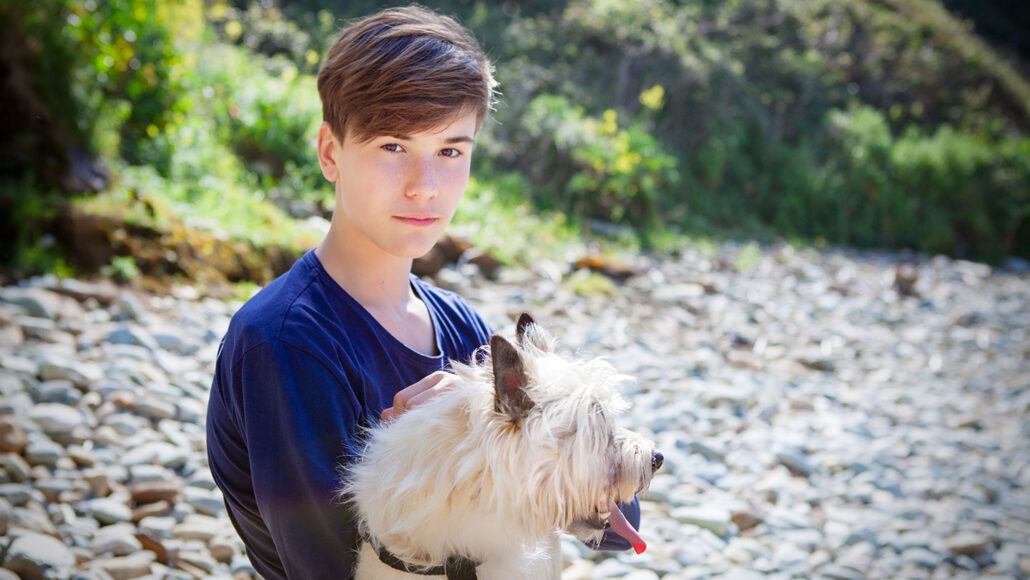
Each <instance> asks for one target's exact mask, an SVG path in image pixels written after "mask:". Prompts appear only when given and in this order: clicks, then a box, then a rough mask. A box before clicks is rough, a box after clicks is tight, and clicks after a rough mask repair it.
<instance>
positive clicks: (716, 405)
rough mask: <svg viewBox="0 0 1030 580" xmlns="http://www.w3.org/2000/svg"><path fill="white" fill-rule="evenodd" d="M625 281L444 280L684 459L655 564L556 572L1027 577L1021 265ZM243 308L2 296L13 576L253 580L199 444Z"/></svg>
mask: <svg viewBox="0 0 1030 580" xmlns="http://www.w3.org/2000/svg"><path fill="white" fill-rule="evenodd" d="M627 266H628V270H626V272H627V273H628V272H633V273H634V275H632V276H630V277H629V278H628V279H627V280H625V281H624V282H620V283H609V282H608V281H607V279H606V278H600V277H598V275H597V274H588V273H587V271H586V270H580V271H578V272H576V273H572V274H570V273H569V272H568V271H567V270H568V268H567V266H566V265H565V264H563V263H540V264H537V265H536V266H534V268H533V269H531V270H501V271H500V272H499V273H498V275H497V279H496V280H492V281H491V280H487V279H486V278H484V277H482V276H481V275H480V274H479V273H478V269H477V267H475V266H472V265H469V264H465V265H463V266H455V267H451V268H447V269H444V270H442V271H441V272H439V273H438V274H436V275H435V276H434V278H435V281H436V282H437V283H438V284H440V285H442V286H445V287H451V288H454V289H457V290H458V291H459V292H461V293H462V294H463V295H465V296H466V297H468V298H469V299H470V301H471V302H472V303H473V304H475V305H476V306H477V307H478V308H479V309H480V310H481V311H482V312H483V313H484V314H485V315H486V316H487V318H488V319H490V320H491V321H492V322H493V323H494V324H495V325H496V326H497V327H498V328H500V329H502V330H504V331H510V329H511V325H512V322H511V321H512V318H511V316H512V315H513V314H515V313H518V312H520V311H529V312H531V313H532V314H533V315H534V316H535V317H536V319H537V320H538V321H540V322H541V323H543V324H545V325H547V326H549V327H550V328H551V330H552V332H554V334H556V335H557V336H558V337H559V339H560V340H561V341H562V343H563V345H564V346H565V347H567V348H571V349H575V350H579V351H583V352H586V353H592V354H601V355H604V356H606V357H607V358H609V359H610V360H611V361H612V362H613V363H614V364H615V365H616V366H617V367H618V368H619V369H620V370H622V371H623V372H625V373H628V374H631V375H634V376H635V377H637V379H638V381H637V383H636V385H635V386H633V387H631V388H630V389H629V390H628V391H627V393H626V394H627V395H628V397H629V398H630V400H631V401H632V402H633V404H634V408H633V410H632V411H630V413H629V414H628V415H627V416H626V417H625V421H624V424H625V425H626V426H628V427H631V428H633V429H635V430H638V431H641V432H643V433H645V434H647V435H649V436H653V437H654V439H655V440H656V441H658V443H659V446H660V448H661V450H662V452H663V453H664V455H665V458H666V459H665V466H664V467H663V469H662V471H661V472H660V473H659V474H658V475H657V476H656V477H655V480H654V482H653V484H652V486H651V489H650V491H648V492H647V494H646V495H645V496H644V501H643V504H642V505H643V512H644V515H643V517H644V526H643V535H644V538H645V539H646V540H647V541H648V543H649V547H648V550H647V551H646V552H645V553H644V554H643V555H639V556H638V555H634V554H632V553H628V554H619V555H615V556H613V555H608V554H598V553H593V552H590V551H589V550H586V549H585V548H583V547H581V546H579V545H578V544H577V543H576V542H574V541H571V540H570V541H566V542H565V543H564V544H563V549H564V551H565V552H566V556H567V560H568V562H569V565H568V567H567V568H566V570H565V573H564V575H563V578H564V580H574V579H586V578H627V579H633V580H644V579H651V578H665V579H668V580H673V579H686V578H708V577H726V578H750V577H756V578H757V577H771V578H838V579H850V578H952V577H954V578H1027V577H1030V335H1028V333H1030V273H1027V268H1026V267H1025V265H1024V267H1018V266H1019V265H1018V264H1017V265H1016V266H1017V268H1015V269H1014V270H1004V271H1003V270H993V269H991V268H989V267H986V266H983V265H978V264H973V263H968V262H961V261H953V260H949V259H944V258H935V259H932V260H919V259H913V258H904V257H900V256H898V255H895V254H891V255H885V254H853V253H845V252H836V251H824V252H816V251H810V250H804V251H799V250H793V249H791V248H790V247H778V248H770V249H765V250H760V249H758V248H757V247H756V246H744V247H740V246H735V245H725V246H720V247H717V248H714V249H710V250H702V249H688V250H685V251H683V252H682V253H681V254H680V255H679V256H677V257H676V258H667V259H662V260H660V261H651V260H648V259H638V260H637V261H634V262H631V263H629V264H628V265H627ZM576 289H578V290H579V293H577V292H576V291H574V290H576ZM584 293H585V294H584ZM237 307H238V303H231V302H223V301H217V300H212V299H201V298H198V297H197V296H196V295H195V292H193V291H192V290H191V289H189V288H178V289H176V290H175V291H174V292H172V293H170V294H169V295H163V296H156V295H147V294H140V293H133V292H130V291H126V290H123V289H119V288H116V287H113V286H110V285H105V284H95V283H94V284H90V283H83V282H76V281H64V282H60V283H58V282H57V281H55V280H47V279H41V280H35V281H34V282H33V284H30V285H29V286H27V287H20V288H15V287H6V288H2V289H0V533H2V535H3V536H2V538H0V553H2V563H3V569H0V579H3V578H7V577H12V578H13V577H16V576H15V575H14V574H15V573H17V574H20V575H21V576H22V577H24V578H42V577H53V578H65V577H77V578H98V579H99V578H137V577H147V578H183V579H187V578H204V577H212V578H224V577H236V578H249V577H251V572H252V570H251V568H250V566H249V564H248V563H247V561H246V558H245V557H244V556H243V554H242V544H241V543H240V541H239V539H238V538H237V537H236V536H235V534H234V533H233V531H232V528H231V526H230V525H229V522H228V519H227V518H226V516H225V512H224V509H223V507H222V504H221V498H220V495H219V493H218V491H217V489H216V488H215V486H214V484H213V482H212V480H211V476H210V474H209V473H208V471H207V468H206V462H205V455H204V435H203V433H204V430H203V421H204V410H205V404H206V403H205V402H206V397H207V390H208V385H209V382H210V378H211V372H212V364H213V361H214V357H215V352H216V349H217V344H218V340H219V338H220V337H221V335H222V333H223V332H224V330H225V328H226V325H227V323H228V320H229V317H230V316H231V314H232V313H233V312H234V310H235V309H236V308H237Z"/></svg>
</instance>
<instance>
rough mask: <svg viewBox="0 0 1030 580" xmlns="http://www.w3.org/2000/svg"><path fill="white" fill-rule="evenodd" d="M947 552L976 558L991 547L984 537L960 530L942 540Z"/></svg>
mask: <svg viewBox="0 0 1030 580" xmlns="http://www.w3.org/2000/svg"><path fill="white" fill-rule="evenodd" d="M944 546H945V548H946V549H947V550H948V552H950V553H952V554H955V555H961V556H969V557H971V558H976V557H977V556H980V555H982V554H985V553H987V551H988V550H990V549H991V546H992V545H991V542H990V540H988V539H987V538H986V537H984V536H982V535H980V534H977V533H974V532H960V533H958V534H955V535H954V536H950V537H948V538H946V539H945V540H944Z"/></svg>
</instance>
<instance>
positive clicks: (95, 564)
mask: <svg viewBox="0 0 1030 580" xmlns="http://www.w3.org/2000/svg"><path fill="white" fill-rule="evenodd" d="M156 559H157V556H156V555H155V554H154V553H153V552H150V551H142V552H137V553H135V554H131V555H128V556H115V557H112V558H102V559H99V560H93V561H91V562H87V563H86V564H85V565H84V567H85V568H86V569H100V570H103V571H104V572H106V573H107V574H109V575H110V576H111V578H113V579H114V580H130V579H132V578H140V577H141V576H146V575H147V574H149V573H150V565H151V564H153V563H154V561H155V560H156Z"/></svg>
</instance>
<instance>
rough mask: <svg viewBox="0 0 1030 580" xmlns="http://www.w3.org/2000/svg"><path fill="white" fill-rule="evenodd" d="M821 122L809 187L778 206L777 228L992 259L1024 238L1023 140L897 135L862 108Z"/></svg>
mask: <svg viewBox="0 0 1030 580" xmlns="http://www.w3.org/2000/svg"><path fill="white" fill-rule="evenodd" d="M827 125H828V135H829V138H828V140H827V141H826V142H825V143H824V144H823V146H822V149H823V150H822V152H821V154H820V155H818V156H816V155H810V159H811V161H812V163H814V164H816V165H817V166H816V167H815V168H814V169H813V170H812V172H813V174H814V175H815V177H814V178H813V181H812V184H811V187H808V188H803V189H799V190H794V191H791V192H788V194H787V196H786V197H785V199H783V200H782V202H781V211H780V212H779V213H778V214H777V216H776V218H777V224H778V226H779V229H780V231H781V232H783V233H785V234H791V233H796V234H801V235H806V236H813V237H822V238H825V239H829V240H843V241H846V242H847V243H851V244H857V245H861V246H893V247H908V248H915V249H921V250H924V251H928V252H940V253H949V254H954V255H958V256H962V257H977V258H980V259H986V260H990V261H998V260H1000V259H1001V258H1003V257H1004V256H1005V255H1007V254H1010V253H1013V252H1015V251H1017V250H1018V248H1019V247H1020V244H1021V243H1025V242H1021V241H1020V239H1019V236H1021V235H1022V236H1026V235H1027V233H1026V229H1025V224H1026V223H1027V219H1028V217H1030V190H1028V188H1027V184H1028V183H1030V155H1028V153H1030V139H1026V138H1011V137H1006V138H1000V139H998V138H991V137H989V136H986V135H983V134H980V135H976V134H968V133H962V132H959V131H957V130H955V129H954V128H952V127H949V126H943V127H941V128H939V129H937V130H936V131H934V132H933V133H932V134H927V133H924V132H922V131H919V130H917V129H915V128H910V129H909V130H907V131H905V132H904V133H903V134H902V135H900V136H896V135H895V134H894V133H893V132H892V131H891V129H890V126H889V124H888V122H887V119H886V118H885V117H884V115H883V114H881V113H880V112H878V111H876V110H874V109H871V108H868V107H861V108H858V109H855V110H853V111H849V112H842V111H833V112H831V114H830V115H828V117H827ZM1020 228H1023V230H1022V233H1021V229H1020Z"/></svg>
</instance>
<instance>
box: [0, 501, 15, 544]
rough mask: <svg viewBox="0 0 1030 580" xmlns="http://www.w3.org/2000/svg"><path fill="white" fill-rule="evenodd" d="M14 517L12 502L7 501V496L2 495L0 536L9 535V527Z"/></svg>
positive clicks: (0, 503)
mask: <svg viewBox="0 0 1030 580" xmlns="http://www.w3.org/2000/svg"><path fill="white" fill-rule="evenodd" d="M13 517H14V508H13V507H12V506H11V502H9V501H7V498H5V497H0V536H6V535H7V528H8V526H10V524H11V520H12V518H13Z"/></svg>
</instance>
